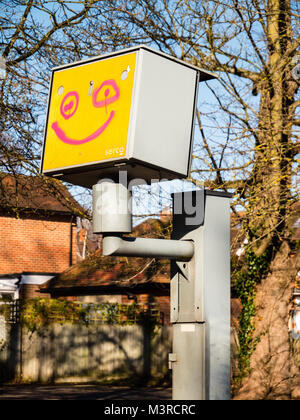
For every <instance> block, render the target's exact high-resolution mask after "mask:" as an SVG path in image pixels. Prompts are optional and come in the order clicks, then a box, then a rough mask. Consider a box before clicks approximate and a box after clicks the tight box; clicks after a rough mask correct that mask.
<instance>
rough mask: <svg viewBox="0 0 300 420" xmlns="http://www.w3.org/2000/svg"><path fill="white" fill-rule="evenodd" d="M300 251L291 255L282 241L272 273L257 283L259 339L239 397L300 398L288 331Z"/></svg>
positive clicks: (299, 384) (272, 266)
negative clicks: (249, 370) (249, 371)
mask: <svg viewBox="0 0 300 420" xmlns="http://www.w3.org/2000/svg"><path fill="white" fill-rule="evenodd" d="M299 265H300V255H299V254H298V256H296V257H295V258H290V257H289V246H288V244H287V243H283V244H282V246H281V249H280V251H279V252H278V253H277V255H276V258H275V259H274V261H273V263H272V265H271V270H270V274H269V275H268V276H267V277H266V278H265V279H264V280H263V281H262V283H261V284H260V285H259V286H258V289H257V294H256V299H255V303H256V308H257V314H256V317H255V325H256V329H255V335H256V337H260V341H259V343H258V344H257V346H256V349H255V351H254V353H253V354H252V357H251V373H250V375H249V377H248V378H247V379H246V380H245V381H244V383H243V386H242V387H241V389H240V390H239V391H238V392H237V394H236V395H235V397H234V399H236V400H268V399H269V400H280V399H286V400H290V399H300V373H299V369H298V368H297V367H296V365H295V362H294V359H293V355H292V348H291V343H290V337H289V333H288V313H289V309H290V298H291V295H292V289H293V282H294V281H295V279H296V274H297V269H298V267H299Z"/></svg>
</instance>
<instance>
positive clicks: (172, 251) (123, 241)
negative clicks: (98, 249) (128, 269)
mask: <svg viewBox="0 0 300 420" xmlns="http://www.w3.org/2000/svg"><path fill="white" fill-rule="evenodd" d="M103 255H114V256H124V257H145V258H147V257H154V258H169V259H172V260H177V261H189V260H190V259H191V258H192V257H193V255H194V244H193V242H192V241H176V240H167V239H151V238H131V237H127V238H120V237H118V236H104V238H103Z"/></svg>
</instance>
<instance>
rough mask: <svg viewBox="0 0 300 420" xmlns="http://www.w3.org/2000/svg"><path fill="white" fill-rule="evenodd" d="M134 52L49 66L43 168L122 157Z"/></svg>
mask: <svg viewBox="0 0 300 420" xmlns="http://www.w3.org/2000/svg"><path fill="white" fill-rule="evenodd" d="M136 55H137V54H136V52H134V53H130V54H124V55H120V56H117V57H113V58H109V59H102V60H99V61H95V62H90V63H86V64H80V65H78V66H74V67H70V68H66V69H62V70H58V71H54V74H53V81H52V89H51V97H50V104H49V111H48V112H49V114H48V121H47V130H46V137H45V144H44V160H43V168H42V170H43V171H51V170H56V169H61V168H67V167H72V166H76V165H86V164H90V163H91V164H92V163H94V162H99V161H103V160H107V159H113V158H120V157H122V156H125V154H126V144H127V133H128V126H129V118H130V107H131V101H132V90H133V81H134V72H135V66H136Z"/></svg>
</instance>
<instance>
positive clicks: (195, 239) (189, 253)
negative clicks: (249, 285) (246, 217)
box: [93, 182, 231, 400]
mask: <svg viewBox="0 0 300 420" xmlns="http://www.w3.org/2000/svg"><path fill="white" fill-rule="evenodd" d="M93 192H94V195H93V225H94V232H95V233H99V232H101V233H104V238H103V253H104V255H114V256H131V257H155V258H170V259H171V260H173V261H172V265H171V285H170V290H171V304H170V311H171V322H172V323H173V353H171V354H170V355H169V366H170V367H171V368H172V370H173V399H174V400H204V399H208V400H227V399H229V398H230V213H229V198H230V197H231V195H230V194H227V193H220V192H214V191H203V190H202V191H193V192H185V193H176V194H174V195H173V233H172V239H171V240H164V239H149V238H131V237H123V238H122V237H121V234H122V233H128V232H131V208H130V205H129V201H130V195H129V193H128V191H127V189H126V187H125V186H123V185H120V184H113V183H108V182H105V183H99V184H97V185H96V186H94V187H93Z"/></svg>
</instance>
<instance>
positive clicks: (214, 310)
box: [169, 191, 231, 400]
mask: <svg viewBox="0 0 300 420" xmlns="http://www.w3.org/2000/svg"><path fill="white" fill-rule="evenodd" d="M190 194H191V196H189V195H188V193H178V194H174V196H173V200H174V206H173V208H174V213H175V214H174V216H173V235H172V237H173V238H174V239H176V240H183V239H184V240H193V241H194V247H195V249H194V251H195V252H194V256H193V258H192V259H191V261H190V262H188V263H186V264H185V272H183V271H182V269H181V267H180V266H178V265H179V264H178V263H177V264H176V263H174V262H172V280H171V308H170V310H171V322H172V323H173V353H172V354H171V355H170V358H169V362H170V363H169V364H170V367H171V368H172V370H173V399H174V400H186V399H188V400H204V399H207V400H227V399H229V398H230V214H229V198H230V197H231V196H230V195H229V194H226V193H218V192H213V191H205V192H204V193H203V191H195V192H192V193H190ZM186 200H188V201H189V202H191V201H193V202H195V203H198V205H197V206H195V215H194V218H192V217H190V216H191V213H190V211H189V212H188V213H186V212H185V209H186V208H187V206H186V205H185V204H184V203H185V201H186ZM178 203H179V204H180V205H179V207H181V208H182V209H183V211H182V212H180V214H176V208H178ZM182 203H183V205H182ZM201 203H202V204H201ZM201 207H203V210H204V211H203V218H201V217H199V214H198V215H197V209H198V213H199V211H200V212H201V211H202V210H201ZM201 219H202V220H201Z"/></svg>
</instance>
